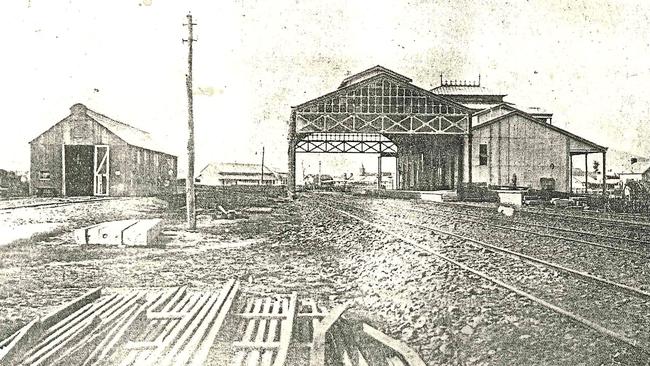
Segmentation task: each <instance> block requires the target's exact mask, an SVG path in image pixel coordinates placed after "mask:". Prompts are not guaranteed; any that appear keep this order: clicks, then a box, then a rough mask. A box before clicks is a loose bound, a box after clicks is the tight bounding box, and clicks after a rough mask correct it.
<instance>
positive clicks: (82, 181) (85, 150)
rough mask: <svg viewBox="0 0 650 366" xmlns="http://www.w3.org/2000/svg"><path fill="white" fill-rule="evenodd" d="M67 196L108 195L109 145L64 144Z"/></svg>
mask: <svg viewBox="0 0 650 366" xmlns="http://www.w3.org/2000/svg"><path fill="white" fill-rule="evenodd" d="M63 157H64V162H63V165H64V168H63V171H64V183H63V184H64V185H65V195H66V196H93V195H94V196H107V195H108V187H109V185H108V173H109V147H108V146H106V145H64V146H63Z"/></svg>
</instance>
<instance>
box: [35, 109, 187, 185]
mask: <svg viewBox="0 0 650 366" xmlns="http://www.w3.org/2000/svg"><path fill="white" fill-rule="evenodd" d="M30 148H31V170H30V178H31V179H30V181H31V183H30V192H31V194H33V195H55V196H58V195H62V196H138V195H153V194H158V193H164V192H167V191H169V190H171V189H172V188H173V187H174V186H175V185H174V182H175V180H176V173H177V157H176V156H174V155H172V154H169V153H166V152H164V149H163V148H161V147H160V146H159V145H158V144H156V143H155V142H154V140H153V138H152V137H151V135H150V134H149V133H148V132H146V131H143V130H140V129H138V128H135V127H133V126H130V125H128V124H126V123H122V122H119V121H116V120H114V119H112V118H109V117H106V116H104V115H102V114H100V113H97V112H95V111H93V110H91V109H88V108H87V107H86V106H84V105H83V104H75V105H73V106H72V107H71V108H70V115H69V116H67V117H66V118H64V119H63V120H61V121H60V122H58V123H56V124H55V125H53V126H52V127H50V128H49V129H48V130H47V131H45V132H43V133H42V134H40V135H39V136H38V137H36V138H35V139H33V140H32V141H30Z"/></svg>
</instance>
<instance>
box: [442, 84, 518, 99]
mask: <svg viewBox="0 0 650 366" xmlns="http://www.w3.org/2000/svg"><path fill="white" fill-rule="evenodd" d="M431 92H432V93H434V94H441V95H493V96H500V97H504V96H506V95H507V94H504V93H497V92H494V91H492V90H490V89H488V88H486V87H484V86H476V85H440V86H437V87H435V88H433V89H431Z"/></svg>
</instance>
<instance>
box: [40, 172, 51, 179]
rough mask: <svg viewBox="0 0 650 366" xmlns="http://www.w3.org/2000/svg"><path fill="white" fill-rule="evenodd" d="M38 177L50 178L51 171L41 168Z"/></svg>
mask: <svg viewBox="0 0 650 366" xmlns="http://www.w3.org/2000/svg"><path fill="white" fill-rule="evenodd" d="M38 178H39V179H40V180H50V171H49V170H41V171H40V172H38Z"/></svg>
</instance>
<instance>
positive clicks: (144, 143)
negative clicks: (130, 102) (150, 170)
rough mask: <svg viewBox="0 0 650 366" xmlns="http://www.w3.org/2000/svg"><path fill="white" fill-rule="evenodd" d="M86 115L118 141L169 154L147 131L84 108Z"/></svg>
mask: <svg viewBox="0 0 650 366" xmlns="http://www.w3.org/2000/svg"><path fill="white" fill-rule="evenodd" d="M86 115H87V116H88V117H90V118H91V119H93V120H94V121H95V122H97V123H99V124H100V125H102V126H104V127H106V129H108V130H109V131H111V132H112V133H114V134H115V135H117V136H118V137H119V138H120V139H122V140H124V141H125V142H126V143H127V144H129V145H133V146H137V147H141V148H143V149H148V150H153V151H158V152H162V153H165V154H170V153H169V152H167V151H166V148H165V147H164V146H163V145H162V144H161V143H160V142H159V141H156V140H155V139H154V138H153V137H152V136H151V134H150V133H149V132H147V131H144V130H141V129H139V128H136V127H133V126H131V125H128V124H126V123H124V122H120V121H117V120H114V119H112V118H110V117H107V116H105V115H103V114H101V113H97V112H95V111H93V110H92V109H88V108H86ZM170 155H173V154H170Z"/></svg>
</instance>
